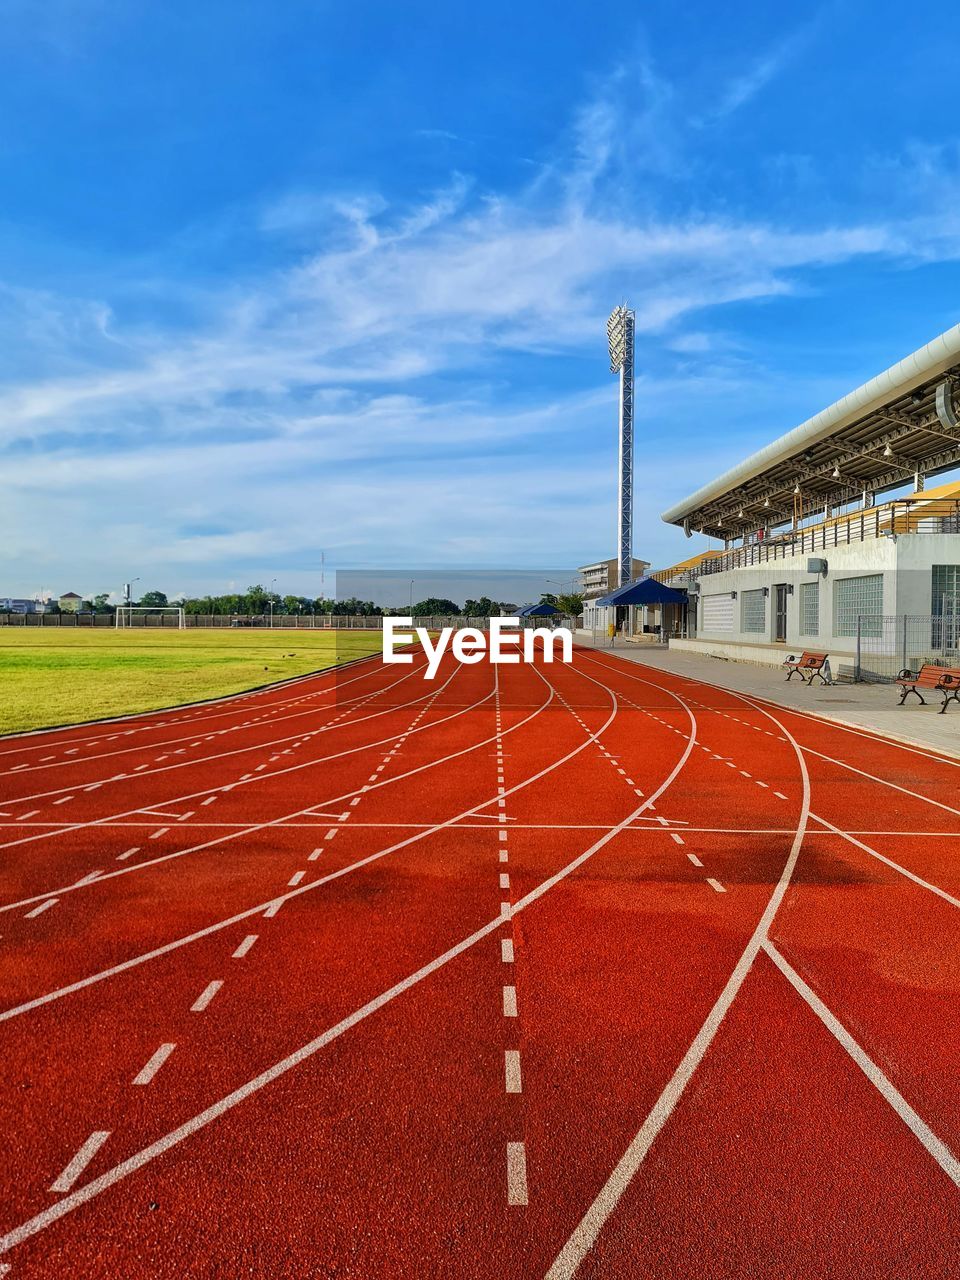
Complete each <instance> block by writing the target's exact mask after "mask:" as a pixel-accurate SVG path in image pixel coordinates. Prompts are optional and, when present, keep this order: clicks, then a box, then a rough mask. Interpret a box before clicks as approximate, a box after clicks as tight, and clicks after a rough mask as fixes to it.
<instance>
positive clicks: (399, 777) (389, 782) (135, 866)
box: [0, 671, 493, 914]
mask: <svg viewBox="0 0 960 1280" xmlns="http://www.w3.org/2000/svg"><path fill="white" fill-rule="evenodd" d="M456 674H457V672H456V671H455V672H454V673H453V675H451V676H450V679H449V680H447V682H446V684H449V683H450V681H451V680H453V678H454V676H455V675H456ZM445 687H446V685H442V686H441V689H443V688H445ZM441 689H438V690H436V692H435V693H433V694H431V695H430V697H436V695H437V694H438V693H440V692H441ZM492 697H493V690H491V691H490V693H486V694H484V695H483V697H482V698H478V699H477V701H476V702H472V703H470V704H469V705H468V706H466V707H461V709H460V710H459V711H452V712H451V713H450V715H448V716H444V717H443V718H442V719H440V720H434V721H433V722H432V723H431V724H425V725H421V726H420V727H419V728H417V729H411V730H408V731H407V734H406V736H407V737H409V736H410V735H411V734H414V733H426V732H427V731H429V730H431V729H436V728H439V726H440V725H442V724H446V723H447V722H448V721H450V720H456V719H457V718H458V717H459V716H465V715H466V714H467V713H468V712H469V711H473V710H475V709H476V708H477V707H479V706H482V704H483V703H484V702H487V701H489V700H490V698H492ZM417 701H426V699H415V700H414V704H415V703H416V702H417ZM414 704H411V705H414ZM357 723H359V721H358V722H357ZM396 736H397V735H396V734H395V733H394V734H391V735H390V736H389V737H386V738H381V739H380V740H379V741H378V742H369V743H364V744H362V745H361V746H358V747H348V748H347V750H345V751H338V752H336V753H334V754H333V755H330V756H321V757H319V758H318V759H316V760H312V761H305V762H304V763H303V764H298V765H289V766H288V767H287V768H285V769H278V770H277V771H276V772H275V773H272V774H271V773H263V774H261V775H260V776H259V778H250V779H248V780H247V782H232V783H224V784H222V785H220V786H215V787H206V788H204V790H203V791H195V792H193V793H192V795H191V796H181V797H180V799H181V800H189V799H191V798H192V797H193V796H202V795H209V794H210V793H211V792H214V791H233V790H235V789H236V788H237V787H242V786H248V785H249V784H250V783H251V782H257V781H259V780H261V779H263V778H276V777H279V776H280V775H282V774H284V773H294V772H296V771H297V770H298V769H308V768H311V767H313V766H314V765H318V764H325V763H326V762H327V761H329V760H339V759H341V758H342V757H343V756H350V755H356V754H357V753H358V752H361V751H369V750H371V749H372V748H373V747H377V746H383V744H384V743H385V742H393V741H395V739H396ZM492 741H493V739H492V738H486V739H484V741H483V742H478V743H476V744H474V745H473V746H471V747H464V748H463V750H461V751H455V752H452V753H451V754H450V755H448V756H442V757H440V758H439V759H438V760H432V761H428V762H427V763H426V764H422V765H418V766H417V767H416V768H415V769H408V770H407V772H406V773H398V774H395V775H393V776H392V777H390V778H384V779H383V781H381V782H375V783H364V784H363V785H362V786H360V787H357V788H355V789H354V790H353V791H345V792H344V793H343V794H342V795H339V796H332V797H330V798H328V799H326V800H317V801H315V802H314V803H313V804H310V805H307V806H306V808H303V809H296V810H294V812H293V813H285V814H281V816H280V817H279V818H271V819H270V821H269V822H256V823H251V824H250V825H249V826H241V827H240V828H239V829H238V830H235V831H228V832H227V833H226V834H225V835H222V836H215V837H214V838H213V839H212V840H205V841H203V842H202V843H201V844H194V845H189V846H188V847H187V848H186V849H174V850H173V851H172V852H171V853H163V854H160V855H159V856H158V857H156V858H148V859H147V860H146V861H144V862H134V863H131V864H130V865H129V866H126V867H118V868H117V869H116V870H115V871H107V872H104V874H103V875H100V876H97V877H96V879H95V880H87V879H86V878H84V879H81V880H78V881H76V882H75V883H74V884H71V885H63V886H61V887H60V888H57V889H45V890H44V891H43V892H42V893H36V894H33V895H32V896H31V897H29V898H19V899H18V900H17V901H16V902H5V903H3V904H2V905H0V914H2V913H3V912H6V911H14V910H16V909H17V908H18V907H25V906H29V905H30V903H32V902H40V901H42V900H43V899H45V898H52V897H54V896H62V895H63V894H66V893H75V892H76V891H77V890H78V889H91V888H93V887H94V885H101V884H104V883H106V881H108V880H115V879H116V878H117V876H127V875H132V874H133V873H134V872H136V871H144V870H146V869H147V868H148V867H155V866H158V865H159V864H160V863H161V862H172V861H174V860H175V859H177V858H183V857H186V856H187V854H190V853H199V852H200V851H201V850H203V849H211V848H213V847H214V846H215V845H218V844H225V843H227V842H228V841H230V840H239V839H240V838H241V837H243V836H248V835H252V834H253V833H254V832H257V831H267V830H268V829H269V828H270V827H276V826H279V825H281V824H283V823H285V822H290V820H291V819H293V818H300V817H304V816H306V815H308V814H312V813H318V812H319V811H326V809H327V807H328V806H329V805H333V804H338V803H339V802H340V801H342V800H348V799H350V798H351V797H352V796H358V795H363V794H368V793H369V792H371V791H377V790H379V789H380V788H381V787H389V786H393V785H394V783H397V782H402V781H403V780H404V778H409V777H411V776H412V775H413V774H416V773H422V772H423V770H424V769H432V768H434V767H435V765H437V764H444V763H445V762H446V761H447V760H453V759H455V758H456V757H457V756H460V755H465V754H466V753H467V752H468V751H475V750H477V748H478V747H482V746H485V745H486V743H487V742H492ZM161 803H165V804H176V803H178V801H175V800H174V801H169V800H168V801H163V802H161ZM145 812H147V810H144V809H143V808H140V809H133V810H129V811H128V812H127V813H121V814H114V815H113V816H112V817H111V818H100V819H97V820H95V821H91V822H85V823H82V824H80V825H79V826H76V827H64V828H63V829H62V830H60V831H53V832H46V833H41V834H39V835H38V836H36V837H33V836H24V837H23V838H22V839H20V840H15V841H12V842H11V843H10V844H6V845H0V848H4V849H6V848H10V847H11V844H27V843H29V842H30V841H31V840H33V839H43V838H44V836H58V835H68V834H70V832H72V831H82V830H87V829H88V828H90V827H99V826H103V825H105V824H107V823H110V822H114V821H116V819H117V818H123V817H129V816H130V814H131V813H133V814H138V813H145ZM155 822H156V820H155V819H154V820H153V822H152V823H151V824H150V825H154V824H155ZM213 825H217V824H213Z"/></svg>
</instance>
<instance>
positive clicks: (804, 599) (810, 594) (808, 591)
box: [800, 582, 820, 636]
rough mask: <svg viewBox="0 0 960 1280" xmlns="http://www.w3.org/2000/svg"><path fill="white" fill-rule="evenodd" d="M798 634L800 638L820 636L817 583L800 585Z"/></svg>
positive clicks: (818, 590) (818, 586)
mask: <svg viewBox="0 0 960 1280" xmlns="http://www.w3.org/2000/svg"><path fill="white" fill-rule="evenodd" d="M800 634H801V635H802V636H818V635H819V634H820V583H819V582H801V584H800Z"/></svg>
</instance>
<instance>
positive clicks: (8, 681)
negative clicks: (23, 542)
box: [0, 627, 381, 733]
mask: <svg viewBox="0 0 960 1280" xmlns="http://www.w3.org/2000/svg"><path fill="white" fill-rule="evenodd" d="M380 643H381V637H380V632H379V631H347V630H342V631H341V630H337V631H308V630H305V631H292V630H289V631H288V630H284V631H280V630H276V631H272V632H271V631H259V630H258V631H246V630H236V631H233V630H229V629H217V630H203V629H200V628H196V629H190V630H187V631H179V630H175V629H171V630H169V631H167V630H160V629H159V628H158V629H153V628H149V629H148V628H130V629H129V630H126V629H125V630H121V631H117V630H115V629H113V628H106V627H104V628H102V629H100V628H90V629H87V628H72V627H71V628H67V627H9V628H8V627H3V628H0V689H2V691H3V697H2V699H0V733H17V732H22V731H24V730H27V729H38V728H44V727H53V726H55V725H64V724H77V723H79V722H81V721H85V720H96V719H100V718H104V717H109V716H119V715H127V714H129V713H132V712H138V711H155V710H157V709H159V708H161V707H169V706H176V705H178V704H180V703H184V702H197V701H200V700H202V699H204V698H216V697H221V696H222V695H224V694H230V693H242V692H243V691H244V690H245V689H252V688H256V687H257V686H258V685H263V684H269V683H272V682H274V681H277V680H285V679H289V678H290V677H291V676H300V675H306V674H307V673H308V672H311V671H320V670H324V669H326V668H328V667H334V666H338V665H339V664H341V663H344V662H350V661H352V660H353V659H355V658H362V657H365V656H366V655H367V654H372V653H379V651H380Z"/></svg>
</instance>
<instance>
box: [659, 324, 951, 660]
mask: <svg viewBox="0 0 960 1280" xmlns="http://www.w3.org/2000/svg"><path fill="white" fill-rule="evenodd" d="M958 468H960V325H957V326H955V327H954V328H952V329H949V330H948V331H947V332H946V333H944V334H941V335H940V337H938V338H936V339H934V340H933V341H932V342H930V343H928V344H927V345H926V346H924V347H922V348H921V349H920V350H918V351H915V352H914V353H913V354H912V355H910V356H907V357H906V358H905V359H903V360H901V361H900V362H899V363H898V364H896V365H894V366H893V367H892V368H890V369H887V370H886V371H885V372H883V373H881V374H879V375H878V376H877V377H875V378H872V379H871V380H870V381H869V382H867V383H865V384H864V385H863V386H862V387H858V388H857V389H856V390H855V391H851V392H850V393H849V394H848V395H846V396H844V397H843V398H842V399H841V400H838V401H837V402H836V403H835V404H833V405H830V406H829V407H828V408H826V409H824V410H823V411H822V412H820V413H818V414H817V415H816V416H815V417H813V418H810V419H809V420H808V421H806V422H804V423H802V424H801V425H800V426H798V427H795V428H794V429H793V430H791V431H789V432H787V433H786V434H785V435H783V436H781V437H780V438H779V439H777V440H774V441H773V442H772V443H771V444H769V445H767V446H766V447H764V448H763V449H761V450H759V451H758V452H757V453H755V454H753V455H752V456H751V457H749V458H747V459H745V460H744V461H743V462H741V463H739V464H738V465H737V466H735V467H733V468H732V469H731V470H729V471H727V472H725V473H724V474H723V475H721V476H719V477H717V478H716V479H715V480H712V481H710V482H709V483H708V484H706V485H704V486H703V487H702V488H700V489H698V490H697V491H696V492H695V493H693V494H691V496H690V497H688V498H685V499H684V500H683V501H682V502H679V503H677V504H676V505H675V506H673V507H671V508H670V509H669V510H668V511H665V512H664V513H663V516H662V519H663V520H664V521H666V522H667V523H669V524H675V525H677V526H679V527H681V528H682V529H683V530H684V532H685V533H686V534H687V535H688V536H692V535H693V534H695V533H696V534H705V535H707V536H708V537H711V538H718V539H722V540H723V550H719V549H713V550H709V551H704V552H700V553H699V554H698V555H695V556H692V557H690V558H689V559H687V560H684V561H682V562H681V563H680V564H676V565H673V566H671V567H670V568H668V569H661V570H658V571H657V572H656V573H655V574H654V575H653V576H655V577H656V578H657V579H658V580H659V581H660V582H663V583H664V584H666V585H669V586H674V587H684V588H686V590H687V592H688V596H689V606H688V610H687V636H686V637H685V638H683V639H681V640H678V641H677V642H676V643H677V644H678V645H680V646H681V647H689V648H693V649H696V650H699V651H701V652H704V651H705V652H710V653H714V654H716V655H718V656H724V657H730V658H740V659H745V660H748V661H759V662H773V663H779V662H782V661H783V658H784V650H786V649H791V650H797V649H804V648H807V649H816V648H820V649H824V650H829V651H830V652H831V654H832V655H833V662H834V666H835V667H836V666H838V665H839V666H840V667H842V666H843V664H844V663H845V662H850V663H853V662H855V661H856V662H858V663H859V661H860V657H861V653H860V650H861V648H862V646H863V643H864V640H865V639H866V640H867V641H868V642H869V643H870V644H873V645H874V647H877V648H882V647H883V645H884V644H888V643H889V644H890V645H894V646H895V647H896V646H899V647H900V648H902V650H903V656H904V657H905V658H906V659H908V661H905V662H904V665H909V659H911V658H916V657H918V656H923V655H920V654H918V653H913V652H912V651H913V650H914V649H917V650H921V649H922V650H923V651H924V653H926V652H927V651H929V652H930V656H932V657H933V658H934V660H941V661H943V660H947V659H949V658H951V657H955V656H956V650H957V647H958V646H957V632H958V625H960V479H956V478H954V479H952V480H949V481H946V480H945V482H942V483H940V484H939V485H937V486H935V487H932V486H930V485H929V481H930V480H931V479H933V478H937V477H941V476H942V477H946V476H947V473H950V472H956V471H957V470H958ZM896 619H903V620H904V624H903V627H902V628H901V630H902V635H903V639H902V641H900V640H897V639H896V638H895V636H894V631H895V629H896V623H895V621H893V622H891V620H896ZM906 619H911V620H925V621H924V623H923V625H922V626H919V627H912V629H911V631H910V639H909V641H908V640H907V638H906V637H907V626H906ZM888 633H889V635H888ZM897 634H899V633H897ZM908 649H909V650H910V652H908Z"/></svg>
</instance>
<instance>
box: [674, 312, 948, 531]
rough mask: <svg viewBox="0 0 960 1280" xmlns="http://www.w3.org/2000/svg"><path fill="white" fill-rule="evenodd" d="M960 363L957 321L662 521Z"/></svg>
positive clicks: (686, 500)
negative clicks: (923, 345)
mask: <svg viewBox="0 0 960 1280" xmlns="http://www.w3.org/2000/svg"><path fill="white" fill-rule="evenodd" d="M958 361H960V324H956V325H954V326H953V328H952V329H948V330H947V331H946V333H941V334H940V336H939V338H934V339H933V341H932V342H928V343H927V345H926V346H925V347H921V348H920V349H919V350H918V351H914V352H913V354H912V355H909V356H907V357H906V358H905V359H903V360H901V361H900V362H899V363H898V364H895V365H891V367H890V368H889V369H886V370H885V371H884V372H883V373H878V374H877V376H876V377H875V378H871V379H870V381H869V382H865V383H864V384H863V386H862V387H858V388H857V389H856V391H851V392H849V394H848V395H845V396H844V397H843V399H842V400H837V401H836V403H835V404H832V405H830V407H829V408H828V409H822V410H821V411H820V412H819V413H818V414H816V415H815V416H814V417H812V418H808V419H807V421H806V422H802V423H801V424H800V426H799V427H794V428H793V430H792V431H788V432H787V433H786V435H783V436H780V438H779V439H778V440H774V441H773V442H772V443H771V444H768V445H765V446H764V448H762V449H760V450H759V451H758V452H757V453H754V454H752V455H751V456H750V457H749V458H746V459H744V461H743V462H741V463H738V465H737V466H735V467H733V468H731V470H730V471H725V472H724V474H723V475H722V476H719V477H718V478H717V479H716V480H712V481H711V482H710V483H709V484H706V485H704V486H703V488H702V489H698V490H697V491H696V493H693V494H691V495H690V497H689V498H684V500H683V501H682V502H678V503H677V504H676V506H673V507H671V508H670V509H669V510H668V511H664V513H663V515H662V516H661V517H660V518H661V520H664V521H666V523H667V524H680V523H681V522H682V521H683V519H684V517H685V516H689V515H691V514H692V513H693V512H695V511H697V510H699V509H700V508H701V507H703V506H705V505H706V504H707V503H708V502H712V501H714V499H716V498H721V497H723V495H724V494H726V493H729V492H730V490H731V489H736V488H737V487H738V486H739V485H741V484H744V483H746V481H748V480H752V479H753V478H754V477H755V476H759V475H762V474H763V472H764V471H766V470H768V469H769V468H770V467H774V466H776V465H777V464H778V463H780V462H787V461H789V459H790V458H793V457H795V456H797V455H798V454H800V453H802V452H803V451H804V449H808V448H809V447H810V446H811V445H813V444H818V443H819V442H820V441H821V440H826V439H827V438H828V436H831V435H832V434H833V433H834V432H835V431H839V430H841V429H842V428H843V427H848V426H850V424H851V423H854V422H856V421H857V420H858V419H860V418H863V417H865V416H866V415H867V414H868V413H872V412H873V411H874V410H876V409H880V408H882V407H883V406H884V405H885V404H888V403H889V402H890V401H891V400H897V399H899V398H900V397H901V396H904V395H906V394H907V393H908V392H910V391H912V390H913V389H914V387H917V386H919V385H920V384H921V383H922V382H927V381H929V379H930V378H934V377H936V376H937V374H938V373H944V372H945V371H946V370H947V369H949V368H950V367H951V365H954V364H957V363H958Z"/></svg>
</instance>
